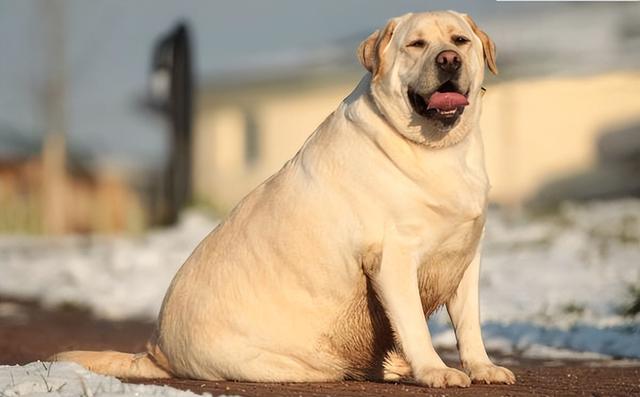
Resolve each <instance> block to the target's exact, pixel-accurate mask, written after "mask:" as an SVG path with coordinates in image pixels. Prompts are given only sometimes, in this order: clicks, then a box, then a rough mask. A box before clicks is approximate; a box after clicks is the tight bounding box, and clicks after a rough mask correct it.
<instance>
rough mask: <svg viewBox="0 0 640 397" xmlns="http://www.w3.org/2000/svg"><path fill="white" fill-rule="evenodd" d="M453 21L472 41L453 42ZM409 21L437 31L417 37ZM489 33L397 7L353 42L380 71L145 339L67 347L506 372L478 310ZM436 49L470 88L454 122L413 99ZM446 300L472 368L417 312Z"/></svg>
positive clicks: (247, 201) (214, 247)
mask: <svg viewBox="0 0 640 397" xmlns="http://www.w3.org/2000/svg"><path fill="white" fill-rule="evenodd" d="M453 34H461V35H464V36H466V37H468V38H470V39H471V41H470V43H468V44H466V45H464V46H460V47H456V45H455V44H453V43H452V39H451V37H452V35H453ZM483 35H484V36H483ZM416 37H420V38H424V39H425V40H427V42H428V46H427V47H426V48H424V49H422V50H420V51H417V50H416V49H415V48H411V47H407V43H408V42H409V41H410V40H413V39H415V38H416ZM487 41H488V42H489V43H490V40H489V39H488V37H487V36H486V35H485V34H484V33H483V32H481V31H479V29H477V27H475V24H472V21H471V20H470V19H469V18H468V17H467V16H465V15H462V14H459V13H456V12H451V11H448V12H436V13H423V14H407V15H404V16H402V17H399V18H394V19H393V20H391V21H390V22H389V24H388V25H387V26H386V27H385V28H383V29H381V31H379V32H376V33H374V34H373V35H372V36H371V37H369V39H367V40H366V41H365V42H363V44H362V46H361V48H360V49H359V56H360V60H361V62H362V63H363V65H364V66H365V68H367V69H368V70H369V71H370V73H368V74H367V75H366V76H365V77H364V78H363V79H362V80H361V82H360V84H359V85H358V87H357V88H356V89H355V90H354V91H353V93H351V94H350V95H349V97H347V98H346V99H345V100H344V101H343V102H342V103H341V104H340V106H339V107H338V108H337V109H336V110H335V111H334V112H333V113H332V114H331V115H330V116H329V117H328V118H327V119H326V120H325V121H324V122H323V123H322V125H320V127H318V129H317V130H316V131H315V132H314V133H313V135H311V137H310V138H309V139H308V140H307V142H306V143H305V144H304V146H303V147H302V148H301V149H300V151H299V152H298V153H297V154H296V156H295V157H294V158H293V159H291V160H290V161H289V162H287V163H286V164H285V165H284V167H283V168H282V169H281V170H280V171H279V172H278V173H276V174H275V175H273V176H272V177H271V178H269V179H268V180H267V181H265V182H264V183H263V184H262V185H260V186H259V187H258V188H256V189H255V190H254V191H253V192H251V193H250V194H249V195H248V196H247V197H245V198H244V199H243V200H242V201H241V202H240V203H239V204H238V206H237V207H236V208H235V209H234V210H233V212H232V213H231V214H230V215H229V217H228V218H227V219H226V220H225V221H224V222H222V223H221V224H220V225H219V226H218V227H217V228H216V229H215V230H214V231H213V232H211V234H209V235H208V236H207V237H206V238H205V239H204V240H203V241H202V242H201V243H200V245H199V246H198V247H197V248H196V249H195V251H194V252H193V254H192V255H191V256H190V258H189V259H188V260H187V261H186V263H185V264H184V265H183V266H182V268H181V269H180V270H179V272H178V273H177V274H176V276H175V278H174V280H173V282H172V283H171V286H170V288H169V290H168V292H167V294H166V296H165V299H164V302H163V306H162V310H161V313H160V316H159V321H158V329H157V337H155V338H154V339H153V340H152V346H151V348H150V351H149V353H148V354H149V355H148V356H146V355H145V356H142V360H143V361H140V359H136V358H135V357H134V356H132V355H124V354H123V353H91V352H70V353H63V354H62V355H60V356H59V357H58V359H61V360H72V361H77V362H80V363H82V364H84V365H86V366H88V367H89V368H91V369H93V370H95V371H98V372H103V373H110V374H115V375H118V376H146V377H162V376H166V375H168V374H169V373H170V374H172V375H174V376H179V377H187V378H197V379H207V380H220V379H232V380H241V381H264V382H270V381H296V382H302V381H331V380H340V379H345V378H355V379H387V380H398V379H401V378H406V377H413V378H414V380H415V381H417V382H418V383H420V384H423V385H426V386H432V387H444V386H468V385H469V384H470V383H471V381H472V380H474V381H479V382H487V383H490V382H491V383H493V382H498V383H513V382H514V381H515V378H514V376H513V374H512V373H511V372H510V371H509V370H507V369H505V368H502V367H497V366H495V365H493V364H492V363H491V361H490V360H489V358H488V356H487V354H486V352H485V348H484V346H483V343H482V338H481V335H480V322H479V308H478V273H479V266H480V241H481V238H482V230H483V227H484V219H485V218H484V217H485V210H486V206H487V192H488V189H489V182H488V179H487V174H486V172H485V166H484V158H483V147H482V137H481V134H480V130H479V129H478V120H479V117H480V108H481V95H480V88H481V84H482V81H483V74H484V62H485V59H486V60H487V62H488V63H489V64H490V66H492V70H494V69H495V64H494V63H493V62H494V61H493V59H494V57H495V53H494V50H493V48H489V47H491V46H492V43H491V46H489V44H487ZM444 49H456V50H457V51H458V52H459V53H460V55H461V58H462V61H463V66H462V71H461V75H460V82H461V84H462V85H465V87H466V88H468V89H469V95H468V98H469V102H470V104H469V106H467V107H466V109H465V111H464V113H463V115H462V116H461V118H460V120H459V121H458V122H457V123H456V124H455V125H454V126H452V127H451V128H443V127H438V126H436V125H434V124H433V123H432V122H430V121H428V120H426V119H425V118H422V116H420V115H418V114H416V113H415V112H414V111H413V110H412V108H411V106H410V104H409V101H408V99H407V94H406V92H407V87H408V86H409V85H414V84H415V85H419V86H421V87H426V88H425V89H427V88H429V87H432V88H435V87H437V86H438V85H439V84H440V83H441V82H439V81H438V79H437V70H434V68H435V65H434V59H435V56H436V54H438V53H439V52H440V51H442V50H444ZM441 305H446V307H447V310H448V311H449V314H450V316H451V319H452V323H453V325H454V327H455V331H456V336H457V338H458V346H459V350H460V357H461V362H462V366H463V368H464V370H465V371H466V373H465V372H462V371H459V370H457V369H454V368H450V367H447V366H446V365H445V364H444V363H443V361H442V360H441V359H440V357H438V355H437V353H436V352H435V350H434V348H433V346H432V344H431V338H430V335H429V330H428V328H427V325H426V318H425V316H428V315H429V314H430V313H431V312H433V311H434V310H435V309H436V308H437V307H439V306H441ZM118 354H121V355H122V356H118ZM136 360H137V361H136ZM140 363H142V364H140Z"/></svg>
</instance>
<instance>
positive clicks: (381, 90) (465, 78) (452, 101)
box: [358, 11, 497, 148]
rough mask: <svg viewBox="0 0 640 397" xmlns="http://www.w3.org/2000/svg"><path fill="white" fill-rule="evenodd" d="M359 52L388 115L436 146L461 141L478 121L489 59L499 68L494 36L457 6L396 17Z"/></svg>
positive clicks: (404, 129) (414, 135) (407, 133)
mask: <svg viewBox="0 0 640 397" xmlns="http://www.w3.org/2000/svg"><path fill="white" fill-rule="evenodd" d="M358 56H359V58H360V62H361V63H362V64H363V66H364V67H365V68H366V69H367V70H369V72H371V74H372V80H371V93H372V95H373V98H374V101H375V103H376V105H377V106H378V108H379V109H380V111H381V112H382V114H383V115H384V117H385V118H386V119H387V120H388V121H389V122H390V123H391V124H392V125H393V126H394V127H395V128H396V129H397V130H398V132H400V133H401V134H402V135H404V136H405V137H406V138H408V139H410V140H412V141H414V142H417V143H421V144H424V145H426V146H429V147H435V148H438V147H446V146H450V145H453V144H455V143H457V142H459V141H460V140H462V139H463V138H464V137H465V136H466V135H467V133H468V132H469V131H470V129H471V127H472V125H473V124H475V123H477V116H478V115H479V108H480V106H479V103H478V102H479V100H480V96H481V95H480V92H481V85H482V80H483V76H484V63H485V61H486V63H487V65H488V66H489V69H490V70H491V71H492V72H493V73H497V69H496V65H495V47H494V45H493V42H492V41H491V40H490V39H489V37H488V36H487V35H486V34H485V33H484V32H483V31H481V30H480V29H479V28H478V27H477V26H476V25H475V23H474V22H473V20H472V19H471V18H469V17H468V16H466V15H464V14H460V13H457V12H453V11H444V12H431V13H422V14H406V15H404V16H401V17H398V18H394V19H392V20H390V21H389V22H388V23H387V25H386V26H385V27H384V28H383V29H380V30H378V31H376V32H375V33H373V34H372V35H371V36H369V37H368V38H367V39H366V40H365V41H363V42H362V44H361V45H360V48H359V49H358Z"/></svg>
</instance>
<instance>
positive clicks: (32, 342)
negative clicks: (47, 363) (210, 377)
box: [0, 297, 640, 397]
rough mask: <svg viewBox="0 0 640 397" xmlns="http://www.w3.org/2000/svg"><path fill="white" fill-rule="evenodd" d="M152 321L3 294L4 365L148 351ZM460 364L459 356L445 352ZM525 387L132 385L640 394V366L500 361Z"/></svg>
mask: <svg viewBox="0 0 640 397" xmlns="http://www.w3.org/2000/svg"><path fill="white" fill-rule="evenodd" d="M152 330H153V324H151V323H148V322H141V321H122V322H111V321H105V320H99V319H95V318H93V317H92V316H91V315H90V314H89V313H87V312H85V311H80V310H77V309H69V310H55V311H48V310H43V309H41V308H40V307H39V306H38V305H36V304H34V303H31V302H22V301H19V300H15V299H7V298H2V297H0V365H1V364H26V363H28V362H32V361H35V360H44V359H46V358H47V357H49V356H50V355H52V354H54V353H56V352H59V351H63V350H69V349H88V350H107V349H109V350H121V351H130V352H139V351H143V350H144V344H145V342H146V339H147V337H148V336H149V335H150V334H151V332H152ZM442 354H443V357H444V358H445V361H447V362H448V363H449V364H450V365H454V366H455V365H456V362H455V353H454V352H449V351H445V352H442ZM494 358H495V359H496V361H497V362H498V363H502V364H504V365H507V366H509V368H511V369H512V370H513V371H514V372H515V374H516V376H517V377H518V383H517V384H515V385H512V386H504V385H472V386H471V387H470V388H468V389H428V388H424V387H420V386H417V385H413V384H395V383H375V382H354V381H347V382H331V383H249V382H204V381H197V380H187V379H170V380H143V381H140V380H127V381H129V382H139V383H149V384H161V385H170V386H173V387H177V388H180V389H188V390H191V391H193V392H196V393H204V392H208V393H211V394H213V395H219V394H227V395H230V394H240V395H243V396H267V397H270V396H285V397H299V396H301V397H311V396H313V397H320V396H358V397H360V396H362V397H364V396H416V395H420V396H529V395H539V396H594V397H595V396H603V397H604V396H640V363H638V362H620V361H602V360H597V361H568V360H564V361H558V360H530V359H522V358H518V357H506V356H496V355H494Z"/></svg>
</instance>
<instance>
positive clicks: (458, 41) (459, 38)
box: [453, 36, 471, 45]
mask: <svg viewBox="0 0 640 397" xmlns="http://www.w3.org/2000/svg"><path fill="white" fill-rule="evenodd" d="M469 41H471V40H469V39H468V38H466V37H464V36H453V42H454V43H456V45H462V44H466V43H468V42H469Z"/></svg>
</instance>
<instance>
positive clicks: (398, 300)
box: [365, 229, 471, 387]
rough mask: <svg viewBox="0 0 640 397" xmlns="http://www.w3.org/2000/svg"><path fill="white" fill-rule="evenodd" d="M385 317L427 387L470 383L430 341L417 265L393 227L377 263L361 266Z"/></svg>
mask: <svg viewBox="0 0 640 397" xmlns="http://www.w3.org/2000/svg"><path fill="white" fill-rule="evenodd" d="M365 272H366V273H367V275H368V276H369V278H370V279H371V281H372V284H373V286H374V288H375V290H376V293H377V294H378V297H379V299H380V301H381V303H382V306H383V307H384V310H385V312H386V314H387V316H388V318H389V321H390V323H391V326H392V327H393V330H394V332H395V334H396V338H397V340H398V342H399V343H400V347H401V349H402V351H403V353H404V356H405V357H406V359H407V361H408V362H409V365H410V366H411V369H412V371H413V376H414V377H415V379H416V381H418V382H419V383H421V384H423V385H426V386H430V387H446V386H460V387H467V386H469V385H470V384H471V380H470V379H469V377H468V376H467V375H466V374H465V373H464V372H462V371H458V370H457V369H453V368H449V367H447V366H446V365H445V364H444V362H443V361H442V360H441V359H440V357H439V356H438V354H437V353H436V351H435V349H434V348H433V345H432V343H431V335H430V334H429V329H428V328H427V322H426V319H425V316H424V313H423V311H422V304H421V303H420V294H419V292H418V268H417V264H416V261H415V259H414V258H412V257H411V255H410V254H409V250H408V249H406V248H405V244H403V242H402V241H401V239H400V238H399V237H398V235H397V232H396V231H395V229H393V230H392V231H390V232H388V233H386V235H385V240H384V244H383V249H382V258H381V259H380V261H379V262H378V266H373V267H371V268H367V269H365Z"/></svg>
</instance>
